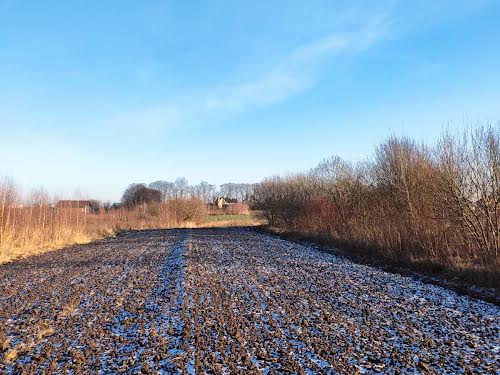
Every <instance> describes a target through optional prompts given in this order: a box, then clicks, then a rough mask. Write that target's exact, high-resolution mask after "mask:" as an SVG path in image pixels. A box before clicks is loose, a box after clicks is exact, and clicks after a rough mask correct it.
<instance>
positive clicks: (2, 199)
mask: <svg viewBox="0 0 500 375" xmlns="http://www.w3.org/2000/svg"><path fill="white" fill-rule="evenodd" d="M147 190H151V189H147ZM145 193H146V198H147V197H149V196H150V195H152V193H151V192H150V191H146V192H145ZM153 198H154V197H153ZM133 199H135V200H136V202H135V203H132V202H130V201H128V202H125V203H126V204H124V205H123V207H120V208H117V209H107V210H105V209H104V208H102V207H100V208H99V207H98V206H96V207H95V208H94V209H93V210H88V209H86V206H85V209H82V207H80V204H78V205H74V206H72V205H71V204H69V203H67V202H70V203H71V202H78V203H80V202H88V201H65V204H59V205H57V204H56V205H54V204H53V203H52V202H50V200H49V197H48V194H47V193H46V192H44V191H43V190H40V191H37V192H34V193H33V194H32V196H31V199H30V202H29V205H28V206H27V207H24V206H21V205H20V204H19V203H18V202H19V192H18V189H17V187H16V185H15V184H14V183H13V181H12V180H10V179H3V181H0V263H3V262H7V261H10V260H13V259H16V258H20V257H25V256H28V255H33V254H37V253H41V252H44V251H47V250H51V249H56V248H60V247H64V246H67V245H70V244H75V243H86V242H89V241H92V240H95V239H97V238H101V237H104V236H107V235H111V234H114V233H116V232H118V231H120V230H124V229H147V228H172V227H184V226H194V225H196V224H198V223H200V222H201V221H203V219H204V215H205V210H206V209H205V205H204V204H203V203H202V202H201V201H199V200H197V199H177V200H172V201H168V202H164V203H160V202H157V201H156V200H154V199H152V200H146V199H143V197H142V196H140V195H139V194H133V195H132V200H133ZM145 202H149V203H145Z"/></svg>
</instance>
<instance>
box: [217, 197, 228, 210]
mask: <svg viewBox="0 0 500 375" xmlns="http://www.w3.org/2000/svg"><path fill="white" fill-rule="evenodd" d="M214 203H215V205H216V206H217V207H218V208H224V206H225V205H226V200H225V199H224V197H218V198H215V202H214Z"/></svg>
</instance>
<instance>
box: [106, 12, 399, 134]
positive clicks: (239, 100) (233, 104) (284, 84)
mask: <svg viewBox="0 0 500 375" xmlns="http://www.w3.org/2000/svg"><path fill="white" fill-rule="evenodd" d="M388 28H389V22H388V21H387V17H385V15H378V16H377V17H374V18H373V19H371V21H370V22H367V23H365V24H364V25H362V26H361V27H359V29H357V30H354V31H347V32H343V31H342V32H341V31H339V32H334V33H331V34H329V35H326V36H323V37H319V38H318V39H316V40H313V41H310V42H308V43H304V44H302V45H298V46H297V47H296V48H294V49H292V50H291V51H290V52H289V53H287V54H285V55H283V56H279V57H277V58H274V59H272V62H271V63H270V64H269V66H268V68H267V69H264V70H263V71H261V73H260V74H257V75H255V76H253V77H251V78H246V79H238V78H234V79H232V80H230V81H229V83H224V84H220V85H216V86H213V87H205V88H201V89H198V90H196V91H194V92H190V93H185V94H183V95H180V96H179V97H177V98H176V99H174V100H166V101H165V102H160V103H158V104H156V105H154V106H151V107H147V108H140V109H136V110H131V111H129V112H128V113H125V114H123V115H120V116H117V117H116V118H114V119H112V121H111V123H114V124H116V125H119V126H123V127H147V128H149V129H153V130H158V129H165V128H170V127H176V126H183V125H189V124H192V123H193V122H201V121H206V120H207V119H209V118H211V117H217V118H220V117H224V116H227V115H234V114H238V113H243V112H248V111H252V110H256V109H259V108H263V107H266V106H270V105H273V104H276V103H280V102H283V101H286V100H287V99H289V98H291V97H293V96H296V95H298V94H300V93H303V92H305V91H306V90H308V89H310V88H312V87H313V86H314V85H315V84H316V82H317V81H318V80H319V78H320V76H321V71H322V67H323V66H324V65H325V63H327V62H328V61H330V59H332V58H334V57H335V56H340V55H343V54H352V53H359V52H361V51H363V50H365V49H368V48H370V47H371V46H373V45H374V44H375V43H376V42H377V41H378V40H380V39H381V38H382V37H383V36H384V35H385V34H386V32H387V30H388Z"/></svg>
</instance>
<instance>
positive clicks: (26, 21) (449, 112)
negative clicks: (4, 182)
mask: <svg viewBox="0 0 500 375" xmlns="http://www.w3.org/2000/svg"><path fill="white" fill-rule="evenodd" d="M200 3H201V2H194V1H176V2H174V1H153V0H151V1H123V0H120V1H112V0H108V1H91V0H86V1H50V0H49V1H43V2H41V1H20V0H0V160H1V164H0V174H7V175H9V176H12V177H13V178H14V179H15V180H16V182H17V183H18V184H19V185H21V186H23V187H24V189H25V191H29V189H31V188H35V187H38V186H41V185H43V186H45V187H46V188H47V189H49V190H50V191H51V192H54V193H58V194H61V195H67V196H71V195H72V194H73V192H74V191H75V189H79V190H80V191H81V192H83V193H86V194H88V195H90V196H92V197H96V198H100V199H111V200H116V199H119V197H120V195H121V193H122V191H123V189H124V188H125V187H126V186H127V185H128V184H129V183H130V182H142V181H143V182H149V181H154V180H158V179H165V180H173V179H175V178H176V177H177V176H185V177H186V178H188V180H189V181H190V182H191V183H197V182H199V181H200V180H207V181H209V182H211V183H216V184H220V183H223V182H228V181H235V182H255V181H259V180H260V179H261V178H263V177H265V176H268V175H272V174H275V173H287V172H294V171H298V170H303V169H307V168H309V167H312V166H314V165H315V164H316V163H317V162H318V161H319V160H320V159H322V158H323V157H326V156H329V155H333V154H337V155H340V156H342V157H344V158H346V159H350V160H363V159H365V158H367V157H369V156H370V155H371V154H372V152H373V149H374V147H375V146H376V144H378V143H379V142H381V141H383V140H384V139H385V138H386V137H387V136H389V135H391V134H397V135H401V134H404V135H408V136H411V137H415V138H416V139H419V140H420V139H421V140H427V141H432V140H434V139H435V138H436V137H437V136H438V135H439V133H440V131H441V130H442V129H443V128H444V127H447V128H455V127H460V126H463V125H464V123H466V122H467V121H472V122H476V121H486V122H492V123H496V122H497V121H498V120H500V69H499V66H500V23H499V21H498V20H499V19H500V1H482V0H477V1H447V0H443V1H418V2H409V1H396V0H391V1H386V0H381V1H377V2H374V1H365V2H362V1H352V2H337V1H332V0H328V1H319V0H317V1H315V0H312V1H291V0H288V1H272V2H270V1H253V2H249V1H217V0H214V1H209V2H208V1H207V2H203V4H200ZM347 3H349V4H348V5H346V4H347Z"/></svg>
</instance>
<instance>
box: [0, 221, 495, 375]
mask: <svg viewBox="0 0 500 375" xmlns="http://www.w3.org/2000/svg"><path fill="white" fill-rule="evenodd" d="M499 323H500V314H499V309H498V308H497V307H495V306H493V305H490V304H487V303H484V302H480V301H476V300H472V299H470V298H468V297H461V296H457V295H456V294H455V293H453V292H450V291H447V290H444V289H442V288H440V287H436V286H432V285H426V284H422V283H420V282H418V281H415V280H413V279H411V278H407V277H402V276H399V275H394V274H389V273H386V272H383V271H380V270H378V269H376V268H372V267H368V266H363V265H358V264H354V263H352V262H350V261H349V260H346V259H343V258H338V257H335V256H333V255H330V254H326V253H322V252H320V251H318V250H316V249H314V248H312V247H307V246H302V245H298V244H295V243H291V242H288V241H284V240H280V239H278V238H275V237H272V236H269V235H266V234H259V233H256V232H253V231H251V230H246V229H200V230H196V229H187V230H162V231H160V230H158V231H143V232H128V233H126V234H125V235H123V236H120V237H118V238H114V239H107V240H102V241H98V242H96V243H93V244H89V245H83V246H76V247H72V248H68V249H66V250H62V251H57V252H52V253H48V254H44V255H41V256H37V257H32V258H29V259H25V260H22V261H19V262H15V263H12V264H8V265H4V266H0V373H18V372H21V371H26V372H28V373H29V372H30V371H32V372H46V373H54V372H56V373H57V372H64V373H66V372H68V371H69V372H71V373H75V374H76V373H83V372H101V373H103V374H107V373H109V374H111V373H118V372H127V373H138V372H142V373H158V372H159V373H166V374H169V373H205V372H206V373H216V374H219V373H220V374H222V373H226V374H233V373H242V374H249V373H264V374H272V373H298V374H311V373H333V374H334V373H356V372H357V373H374V372H383V373H426V372H427V373H470V372H479V373H495V372H496V371H498V369H499V368H500V357H499V356H500V353H499V350H500V347H499V339H498V338H499V328H498V327H499V326H500V324H499Z"/></svg>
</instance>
